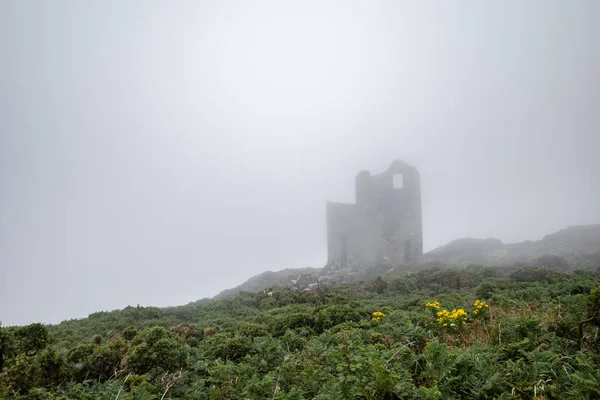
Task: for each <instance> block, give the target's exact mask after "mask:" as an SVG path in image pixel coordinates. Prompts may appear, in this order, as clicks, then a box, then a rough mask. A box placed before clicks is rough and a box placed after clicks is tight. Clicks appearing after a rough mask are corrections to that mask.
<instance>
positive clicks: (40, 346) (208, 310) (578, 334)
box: [0, 257, 600, 400]
mask: <svg viewBox="0 0 600 400" xmlns="http://www.w3.org/2000/svg"><path fill="white" fill-rule="evenodd" d="M539 262H540V265H544V264H543V263H542V262H544V263H554V264H552V265H555V266H554V267H553V268H555V269H557V270H560V269H561V263H560V260H555V259H552V258H548V257H547V258H544V259H543V260H539ZM599 280H600V274H599V273H593V272H589V271H585V272H582V273H575V274H572V275H567V274H563V273H560V272H557V271H554V270H546V269H543V268H540V267H534V268H524V269H521V270H519V271H515V272H513V273H512V274H511V275H510V276H509V277H503V276H502V275H501V274H500V273H499V272H498V271H496V270H494V269H491V268H485V267H480V266H471V267H468V268H465V269H441V268H436V269H431V270H422V271H419V272H418V273H414V274H407V275H406V276H405V277H404V278H399V279H394V280H393V281H391V282H386V281H384V280H383V279H381V278H378V279H375V280H374V281H372V282H371V283H367V284H364V285H363V286H362V287H364V286H368V287H372V288H373V290H371V291H364V290H355V289H356V288H354V287H353V286H352V285H351V284H349V285H344V286H340V287H330V288H328V290H327V292H321V291H317V292H308V293H303V292H294V291H286V290H276V289H272V290H270V292H271V293H270V294H266V293H241V294H239V295H236V296H234V297H231V298H227V299H222V300H217V301H213V300H204V301H201V302H196V303H192V304H188V305H186V306H182V307H172V308H154V307H127V308H125V309H124V310H121V311H114V312H102V313H94V314H92V315H90V317H88V318H86V319H83V320H79V321H66V322H64V323H62V324H58V325H53V326H44V325H41V324H32V325H28V326H25V327H0V398H15V399H43V400H58V399H61V400H62V399H82V400H83V399H111V400H113V399H128V400H129V399H139V400H145V399H161V398H164V399H167V398H170V399H186V400H192V399H263V398H268V399H290V400H291V399H294V400H296V399H297V400H300V399H356V400H364V399H382V400H384V399H385V400H390V399H411V398H412V399H459V398H460V399H492V398H504V399H508V398H522V399H530V398H535V399H594V398H600V383H599V382H600V372H599V371H600V343H599V341H600V338H599V336H600V334H599V333H598V330H599V328H600V319H599V314H600V288H599V287H598V281H599ZM360 293H363V294H360Z"/></svg>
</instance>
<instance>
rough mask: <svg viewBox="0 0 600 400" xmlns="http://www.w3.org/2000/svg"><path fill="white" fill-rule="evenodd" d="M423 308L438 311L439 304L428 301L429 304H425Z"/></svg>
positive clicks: (435, 301)
mask: <svg viewBox="0 0 600 400" xmlns="http://www.w3.org/2000/svg"><path fill="white" fill-rule="evenodd" d="M425 307H430V308H433V309H434V310H439V309H440V302H439V301H437V300H434V301H430V302H429V303H425Z"/></svg>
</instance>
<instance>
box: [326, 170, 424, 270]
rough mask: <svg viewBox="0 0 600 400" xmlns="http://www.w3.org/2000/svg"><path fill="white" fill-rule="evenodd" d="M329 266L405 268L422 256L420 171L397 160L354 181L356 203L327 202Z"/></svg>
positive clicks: (357, 177)
mask: <svg viewBox="0 0 600 400" xmlns="http://www.w3.org/2000/svg"><path fill="white" fill-rule="evenodd" d="M327 253H328V254H327V256H328V257H327V258H328V261H327V265H328V266H329V267H333V268H347V267H370V266H374V265H392V266H396V265H399V264H406V263H409V262H414V261H416V260H418V259H419V258H420V257H421V256H422V255H423V230H422V220H421V179H420V176H419V171H417V169H416V168H415V167H413V166H411V165H409V164H407V163H405V162H404V161H401V160H396V161H394V162H393V163H392V165H390V167H389V168H388V169H387V171H385V172H383V173H381V174H379V175H371V173H370V172H369V171H362V172H360V173H359V174H358V175H357V176H356V204H343V203H333V202H328V203H327Z"/></svg>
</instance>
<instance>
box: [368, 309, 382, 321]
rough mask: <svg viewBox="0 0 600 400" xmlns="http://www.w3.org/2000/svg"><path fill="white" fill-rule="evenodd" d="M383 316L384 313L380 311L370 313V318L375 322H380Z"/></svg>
mask: <svg viewBox="0 0 600 400" xmlns="http://www.w3.org/2000/svg"><path fill="white" fill-rule="evenodd" d="M383 317H385V314H384V313H382V312H381V311H375V312H374V313H373V314H372V318H371V320H373V321H377V322H381V320H382V319H383Z"/></svg>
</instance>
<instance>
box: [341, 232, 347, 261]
mask: <svg viewBox="0 0 600 400" xmlns="http://www.w3.org/2000/svg"><path fill="white" fill-rule="evenodd" d="M347 266H348V238H347V237H346V235H342V236H340V267H342V268H346V267H347Z"/></svg>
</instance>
